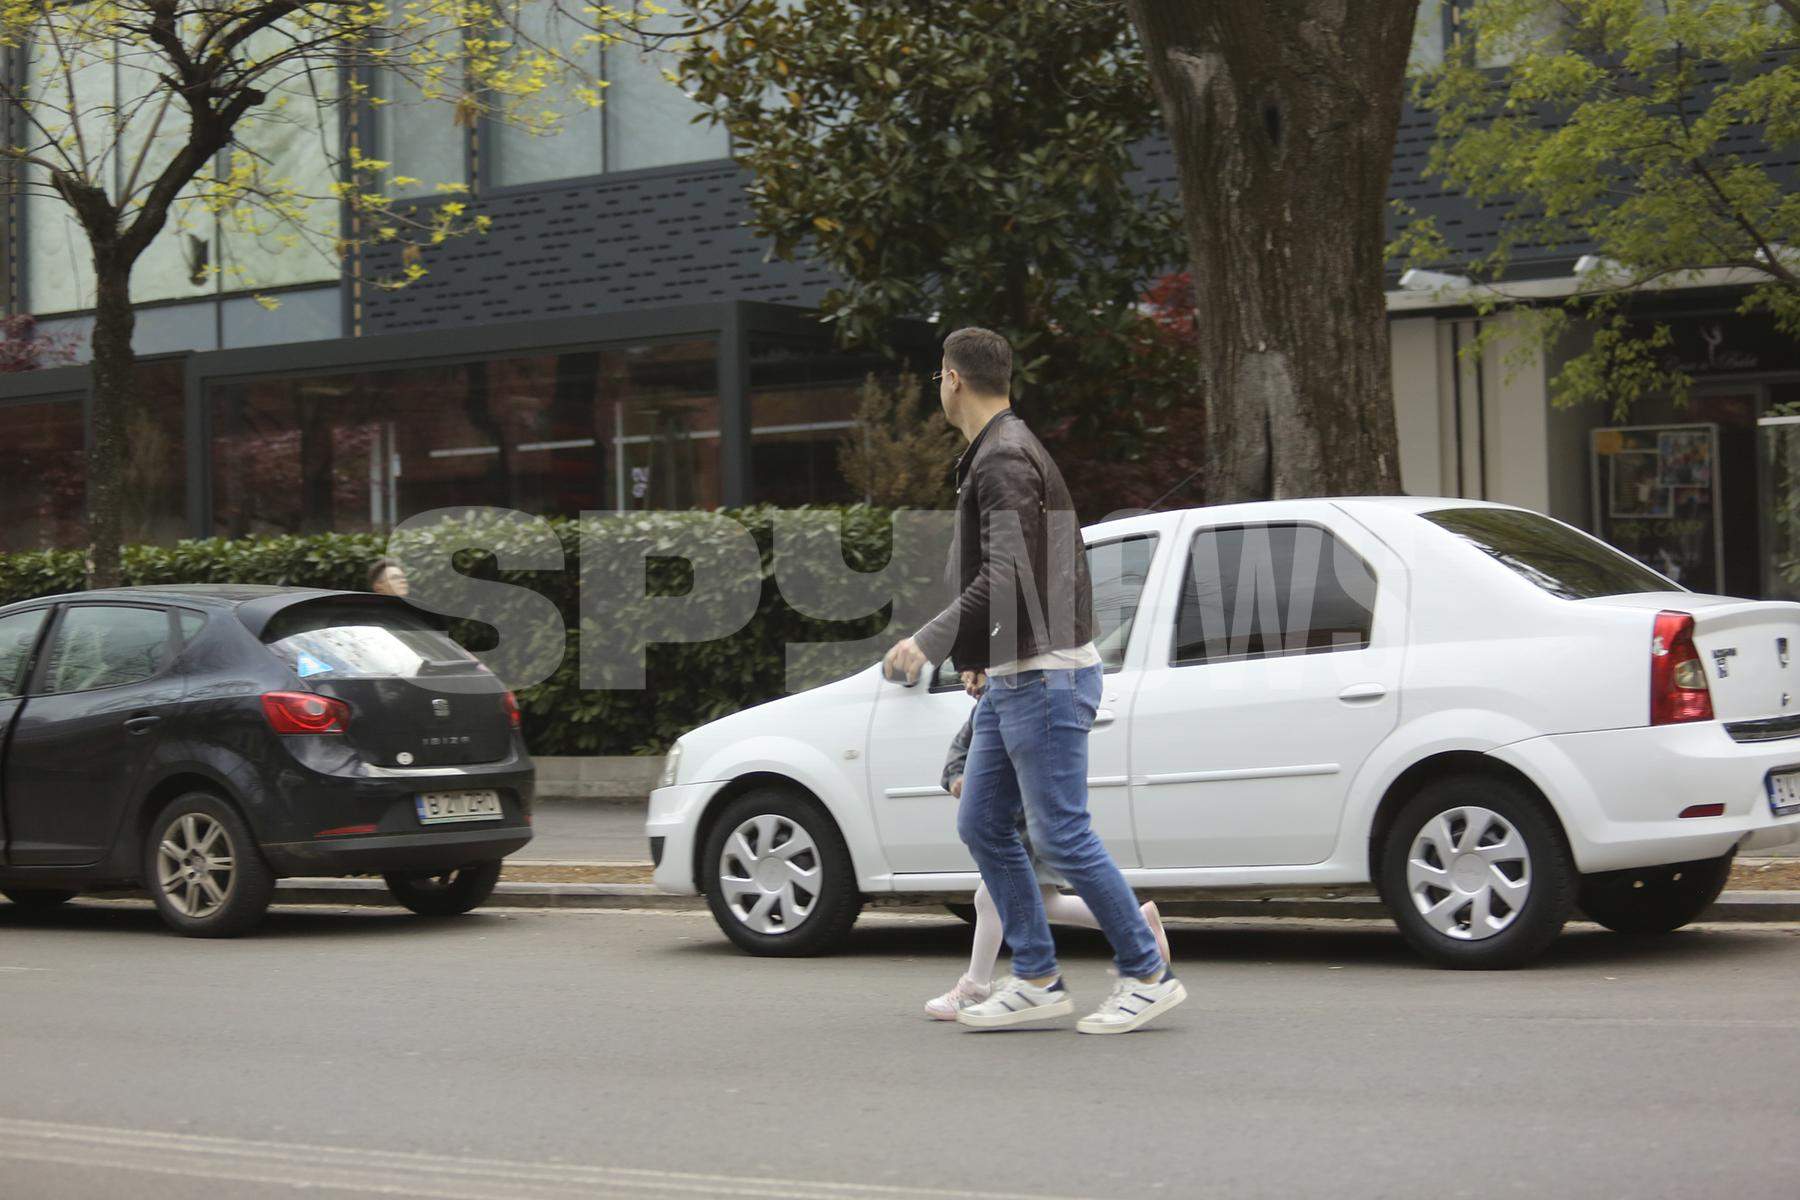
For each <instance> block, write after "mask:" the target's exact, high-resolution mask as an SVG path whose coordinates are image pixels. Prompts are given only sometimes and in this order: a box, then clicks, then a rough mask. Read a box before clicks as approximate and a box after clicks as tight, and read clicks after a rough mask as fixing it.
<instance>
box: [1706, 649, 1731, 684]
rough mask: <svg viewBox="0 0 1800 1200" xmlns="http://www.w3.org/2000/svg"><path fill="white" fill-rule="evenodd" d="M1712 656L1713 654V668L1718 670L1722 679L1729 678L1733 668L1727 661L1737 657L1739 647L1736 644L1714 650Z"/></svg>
mask: <svg viewBox="0 0 1800 1200" xmlns="http://www.w3.org/2000/svg"><path fill="white" fill-rule="evenodd" d="M1712 656H1713V670H1715V671H1717V672H1718V674H1719V678H1720V679H1726V678H1729V677H1730V675H1731V670H1730V668H1729V667H1728V666H1727V663H1728V662H1729V661H1730V660H1731V659H1734V658H1736V657H1737V647H1736V646H1727V647H1725V648H1724V649H1723V650H1714V651H1713V652H1712Z"/></svg>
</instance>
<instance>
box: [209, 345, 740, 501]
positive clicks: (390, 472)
mask: <svg viewBox="0 0 1800 1200" xmlns="http://www.w3.org/2000/svg"><path fill="white" fill-rule="evenodd" d="M208 405H209V407H210V410H211V420H212V431H213V438H212V447H211V454H212V474H213V516H212V523H213V532H215V533H217V534H221V535H225V536H231V537H237V536H243V535H247V534H248V535H255V534H271V533H307V532H317V531H323V530H370V529H374V530H379V529H385V528H388V527H390V526H391V525H393V524H394V523H395V522H396V521H399V520H403V519H405V518H406V517H408V516H411V515H413V514H415V513H419V512H425V511H429V510H431V509H437V508H449V507H458V506H467V505H491V506H495V507H502V508H513V509H519V510H521V511H526V512H538V513H546V514H573V513H577V512H581V511H584V510H592V509H620V510H628V509H651V508H710V507H716V506H718V505H719V504H720V503H721V502H722V495H721V489H720V483H721V464H720V452H721V445H722V439H721V437H720V423H719V397H718V350H717V343H716V342H715V341H714V340H712V339H693V340H685V341H678V342H657V343H648V344H644V345H639V346H630V347H626V348H611V349H604V350H579V351H570V352H565V353H560V354H538V355H519V356H509V357H503V358H493V359H486V360H480V361H475V362H464V363H454V364H447V365H437V366H423V367H403V368H395V369H384V370H370V371H362V372H354V373H335V374H320V375H309V376H288V377H281V378H266V379H252V380H243V381H238V382H230V383H220V384H215V385H213V386H212V388H211V389H210V391H209V394H208Z"/></svg>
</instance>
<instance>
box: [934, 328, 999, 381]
mask: <svg viewBox="0 0 1800 1200" xmlns="http://www.w3.org/2000/svg"><path fill="white" fill-rule="evenodd" d="M944 365H945V366H946V367H950V368H952V369H954V370H955V371H956V373H957V374H958V375H961V376H962V377H963V381H964V382H966V383H967V384H968V385H969V386H970V387H971V388H972V389H974V390H975V391H977V392H979V393H981V394H982V395H984V396H1007V395H1010V394H1011V393H1012V347H1011V346H1010V345H1008V344H1007V341H1006V339H1005V338H1003V337H1001V336H1000V335H999V334H997V333H995V332H994V331H993V330H991V329H982V328H980V327H979V326H976V325H971V326H969V327H968V328H966V329H958V330H957V331H956V332H955V333H953V334H951V335H950V336H949V337H947V338H945V339H944Z"/></svg>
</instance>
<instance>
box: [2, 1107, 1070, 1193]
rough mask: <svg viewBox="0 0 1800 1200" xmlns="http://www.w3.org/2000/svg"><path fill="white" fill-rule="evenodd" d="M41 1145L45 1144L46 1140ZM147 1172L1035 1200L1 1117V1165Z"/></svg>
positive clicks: (331, 1183) (511, 1188) (471, 1187)
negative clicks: (17, 1163) (35, 1164)
mask: <svg viewBox="0 0 1800 1200" xmlns="http://www.w3.org/2000/svg"><path fill="white" fill-rule="evenodd" d="M46 1143H48V1144H46ZM3 1159H13V1160H29V1161H40V1162H51V1163H56V1164H59V1165H65V1164H66V1165H72V1166H89V1167H106V1168H111V1169H118V1170H127V1171H130V1170H138V1171H148V1172H151V1173H155V1174H163V1175H182V1176H190V1177H194V1178H208V1179H229V1180H234V1181H239V1182H253V1183H279V1184H284V1185H287V1186H292V1187H311V1188H338V1189H342V1190H348V1191H363V1192H373V1193H377V1194H389V1195H405V1196H426V1197H431V1198H433V1200H491V1198H493V1197H499V1196H510V1197H520V1198H523V1200H538V1198H542V1200H555V1198H557V1197H566V1196H571V1195H579V1196H591V1195H594V1194H595V1189H596V1188H604V1189H605V1191H604V1192H602V1193H601V1194H608V1195H631V1194H639V1195H643V1194H651V1195H656V1196H660V1197H664V1198H665V1200H666V1198H670V1197H675V1196H743V1197H763V1198H782V1200H1037V1198H1036V1197H1034V1196H1025V1195H1020V1194H1018V1193H1002V1192H990V1191H980V1192H970V1191H954V1190H942V1189H934V1188H911V1187H899V1186H889V1185H883V1184H861V1183H834V1182H827V1181H822V1180H799V1179H778V1178H761V1177H755V1176H738V1175H710V1174H701V1173H695V1172H684V1171H663V1170H654V1169H647V1168H632V1167H603V1166H579V1165H572V1164H557V1163H529V1162H517V1161H510V1160H505V1159H490V1158H475V1157H467V1156H460V1155H435V1154H422V1153H417V1152H407V1151H390V1150H366V1149H355V1148H350V1147H343V1146H318V1145H309V1144H305V1143H299V1142H270V1141H253V1140H248V1139H242V1138H225V1137H214V1136H210V1135H203V1134H183V1133H168V1132H161V1131H155V1130H138V1129H118V1128H110V1127H106V1126H95V1125H74V1124H66V1123H61V1122H51V1121H34V1120H26V1119H19V1118H4V1117H0V1160H3Z"/></svg>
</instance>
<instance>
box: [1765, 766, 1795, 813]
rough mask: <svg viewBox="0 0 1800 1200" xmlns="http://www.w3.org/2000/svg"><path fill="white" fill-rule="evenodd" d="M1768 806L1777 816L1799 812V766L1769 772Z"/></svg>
mask: <svg viewBox="0 0 1800 1200" xmlns="http://www.w3.org/2000/svg"><path fill="white" fill-rule="evenodd" d="M1769 807H1770V808H1771V809H1773V810H1774V812H1775V815H1776V816H1778V817H1787V816H1792V815H1793V814H1794V813H1800V768H1795V769H1793V770H1788V771H1770V772H1769Z"/></svg>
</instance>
